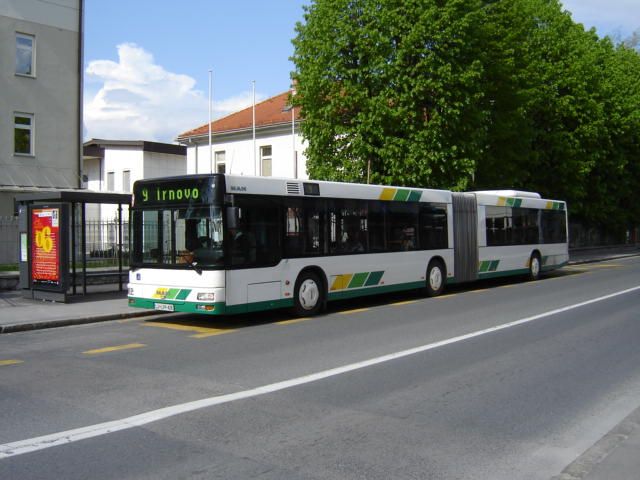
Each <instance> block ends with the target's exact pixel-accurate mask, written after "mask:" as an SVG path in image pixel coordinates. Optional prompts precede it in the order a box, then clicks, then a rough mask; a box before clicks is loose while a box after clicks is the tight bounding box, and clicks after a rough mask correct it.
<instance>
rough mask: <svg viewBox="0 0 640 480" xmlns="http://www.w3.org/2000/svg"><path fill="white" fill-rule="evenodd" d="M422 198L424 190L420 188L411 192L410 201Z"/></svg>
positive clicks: (417, 200)
mask: <svg viewBox="0 0 640 480" xmlns="http://www.w3.org/2000/svg"><path fill="white" fill-rule="evenodd" d="M421 198H422V192H420V191H418V190H411V193H410V194H409V201H410V202H419V201H420V199H421Z"/></svg>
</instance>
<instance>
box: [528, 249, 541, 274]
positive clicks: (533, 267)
mask: <svg viewBox="0 0 640 480" xmlns="http://www.w3.org/2000/svg"><path fill="white" fill-rule="evenodd" d="M540 272H542V261H541V260H540V254H539V253H538V252H533V253H532V254H531V258H530V259H529V280H538V279H539V278H540Z"/></svg>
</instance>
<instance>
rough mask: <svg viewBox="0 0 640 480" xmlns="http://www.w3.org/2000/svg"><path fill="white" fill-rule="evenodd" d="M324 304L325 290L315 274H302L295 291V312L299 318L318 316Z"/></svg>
mask: <svg viewBox="0 0 640 480" xmlns="http://www.w3.org/2000/svg"><path fill="white" fill-rule="evenodd" d="M323 303H324V289H323V286H322V281H321V280H320V277H318V275H317V274H315V273H314V272H302V273H301V274H300V276H299V277H298V279H297V280H296V285H295V288H294V291H293V312H294V313H295V314H296V315H298V316H305V315H317V314H318V313H320V310H321V309H322V305H323Z"/></svg>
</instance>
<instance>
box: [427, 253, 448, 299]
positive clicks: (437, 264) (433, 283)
mask: <svg viewBox="0 0 640 480" xmlns="http://www.w3.org/2000/svg"><path fill="white" fill-rule="evenodd" d="M446 278H447V268H446V267H445V265H444V263H443V262H442V260H440V259H437V258H436V259H434V260H431V261H430V262H429V266H428V267H427V280H426V282H425V283H426V285H425V293H426V295H427V296H428V297H437V296H438V295H440V294H441V293H442V291H443V290H444V284H445V281H446Z"/></svg>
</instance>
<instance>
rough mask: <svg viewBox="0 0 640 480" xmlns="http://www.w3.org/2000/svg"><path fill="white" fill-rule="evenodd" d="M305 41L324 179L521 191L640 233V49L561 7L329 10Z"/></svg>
mask: <svg viewBox="0 0 640 480" xmlns="http://www.w3.org/2000/svg"><path fill="white" fill-rule="evenodd" d="M293 43H294V47H295V52H294V56H293V60H294V62H295V64H296V71H295V72H294V78H295V79H296V80H297V83H298V87H297V90H298V95H297V96H296V97H295V102H296V103H297V104H299V105H301V106H302V115H303V117H304V119H305V121H304V122H303V123H302V127H301V128H302V133H303V135H304V136H305V138H306V139H307V141H308V149H307V152H306V154H307V158H308V163H307V166H308V171H309V174H310V175H311V176H312V177H314V178H321V179H331V180H342V181H352V182H363V181H366V180H367V176H368V175H369V176H370V179H369V180H370V182H371V183H381V184H395V185H415V186H427V187H432V188H452V189H471V188H500V187H504V188H506V187H509V188H511V187H514V188H519V189H526V190H534V191H539V192H540V193H541V194H542V195H543V196H545V197H551V198H561V199H566V200H567V201H568V202H569V205H570V209H571V212H572V215H574V216H575V217H578V218H579V219H581V220H582V221H584V222H586V223H590V224H598V225H601V226H607V227H610V228H612V229H620V228H624V226H626V225H629V224H633V223H635V224H638V223H640V211H639V209H640V207H638V206H637V202H634V198H633V195H634V193H635V192H637V191H638V190H639V187H640V167H639V164H640V161H639V160H640V54H638V52H637V50H635V49H634V47H635V46H636V45H635V44H634V43H633V39H629V40H627V41H626V44H625V43H619V44H618V45H614V44H613V42H612V41H611V40H609V39H599V38H598V37H597V35H596V34H595V31H593V30H592V31H585V30H584V28H583V27H582V25H579V24H576V23H575V22H574V21H573V20H572V18H571V16H570V14H569V13H568V12H565V11H563V9H562V6H561V4H560V2H559V1H558V0H493V1H490V0H376V1H374V0H315V1H313V2H312V4H311V5H310V6H309V7H307V8H306V14H305V19H304V23H301V24H298V26H297V37H296V38H295V39H294V41H293ZM621 207H623V208H621Z"/></svg>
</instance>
